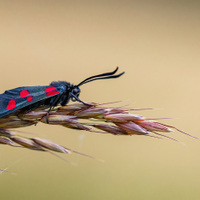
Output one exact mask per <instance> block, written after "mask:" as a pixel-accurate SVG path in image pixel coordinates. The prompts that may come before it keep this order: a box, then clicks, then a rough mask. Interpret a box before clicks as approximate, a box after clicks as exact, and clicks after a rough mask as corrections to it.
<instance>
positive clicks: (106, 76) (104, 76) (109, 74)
mask: <svg viewBox="0 0 200 200" xmlns="http://www.w3.org/2000/svg"><path fill="white" fill-rule="evenodd" d="M118 69H119V67H117V68H116V69H115V70H114V71H113V72H107V73H103V74H98V75H95V76H91V77H89V78H86V79H85V80H83V81H82V82H80V83H79V84H78V85H77V86H81V85H83V84H85V83H89V82H91V81H95V80H99V79H110V78H118V77H120V76H121V75H123V74H124V73H125V72H122V73H120V74H117V75H113V74H115V73H116V72H117V71H118Z"/></svg>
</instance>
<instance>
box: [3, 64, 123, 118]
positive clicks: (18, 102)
mask: <svg viewBox="0 0 200 200" xmlns="http://www.w3.org/2000/svg"><path fill="white" fill-rule="evenodd" d="M117 70H118V67H117V68H116V69H115V70H114V71H113V72H108V73H103V74H99V75H95V76H91V77H89V78H87V79H85V80H84V81H82V82H80V83H79V84H78V85H72V84H70V83H68V82H66V81H58V82H56V81H54V82H52V83H51V84H50V85H48V86H29V87H18V88H15V89H12V90H7V91H5V92H4V93H3V94H0V117H4V116H6V115H9V114H11V113H14V112H15V111H17V110H25V111H29V110H33V109H35V108H38V107H39V106H41V105H44V106H48V107H49V110H48V112H47V120H48V113H49V112H50V110H51V108H52V107H55V106H57V105H62V106H64V105H66V104H67V103H68V102H69V100H72V101H79V102H81V103H83V104H86V103H84V102H83V101H81V100H80V99H79V94H80V89H79V87H80V86H81V85H83V84H85V83H89V82H91V81H94V80H99V79H110V78H118V77H120V76H121V75H122V74H124V72H122V73H120V74H117V75H114V74H115V73H116V72H117Z"/></svg>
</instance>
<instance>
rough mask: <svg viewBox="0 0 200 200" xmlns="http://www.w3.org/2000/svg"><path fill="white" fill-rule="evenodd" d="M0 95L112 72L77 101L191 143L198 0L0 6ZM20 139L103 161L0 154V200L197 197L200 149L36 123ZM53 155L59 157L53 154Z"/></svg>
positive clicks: (10, 151)
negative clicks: (167, 129)
mask: <svg viewBox="0 0 200 200" xmlns="http://www.w3.org/2000/svg"><path fill="white" fill-rule="evenodd" d="M0 13H1V14H0V16H1V18H0V26H1V31H0V69H1V73H0V80H1V84H0V93H3V92H4V91H5V90H7V89H12V88H15V87H19V86H36V85H48V84H49V83H50V82H51V81H56V80H65V81H69V82H70V83H75V84H76V83H79V82H80V81H82V80H83V79H85V78H87V77H89V76H91V75H95V74H99V73H103V72H108V71H112V70H114V69H115V67H116V66H119V67H120V72H122V71H125V72H126V73H125V75H123V76H122V77H121V78H119V79H116V80H104V81H96V82H93V83H89V84H86V85H84V86H82V87H81V89H82V93H81V96H80V97H81V99H82V100H83V101H86V102H91V101H94V102H110V101H116V100H125V102H122V103H121V104H120V105H125V104H130V105H129V107H132V108H144V107H151V108H155V110H151V111H137V112H134V113H136V114H141V115H143V116H145V117H148V118H150V117H151V118H159V117H169V118H172V119H170V120H163V121H162V122H163V123H167V124H171V125H174V126H176V127H177V128H179V129H181V130H184V131H186V132H188V133H190V134H192V135H194V136H197V137H200V127H199V119H200V104H199V102H200V92H199V87H200V79H199V74H200V39H199V35H200V26H199V21H200V3H199V1H143V0H142V1H134V0H132V1H128V0H123V1H122V0H121V1H120V0H119V1H114V0H108V1H104V0H103V1H102V0H101V1H98V0H97V1H96V0H95V1H89V0H81V1H79V0H77V1H71V0H65V1H64V0H63V1H61V0H58V1H53V0H52V1H51V0H49V1H43V0H42V1H33V0H30V1H3V0H1V1H0ZM20 130H23V131H29V132H33V133H35V135H31V137H34V136H37V137H41V138H46V139H49V140H52V141H54V142H57V143H59V144H61V145H63V146H66V147H69V148H72V149H74V150H77V151H80V152H82V153H86V154H89V155H92V156H95V157H97V158H100V159H103V160H105V162H104V163H101V162H98V161H95V160H92V159H88V158H86V157H82V156H78V155H62V156H63V157H64V158H66V159H68V160H70V161H72V162H75V163H76V164H77V165H76V166H73V165H70V164H67V163H65V162H63V161H62V160H60V159H58V158H57V157H55V156H52V155H51V154H48V153H41V152H36V151H31V150H25V149H20V148H12V147H9V146H4V145H1V146H0V152H1V153H0V168H1V169H4V168H7V167H8V171H11V172H13V173H15V174H16V175H12V174H9V173H3V174H1V175H0V188H1V198H2V199H30V200H31V199H67V198H68V199H81V200H82V199H95V200H96V199H97V200H98V199H99V200H101V199H115V200H118V199H127V200H129V199H137V200H139V199H141V200H143V199H145V200H146V199H148V200H151V199H153V200H155V199H163V200H165V199H176V200H178V199H181V200H188V199H192V200H197V199H199V198H200V141H198V140H195V139H193V138H190V137H187V136H185V135H182V134H180V133H178V132H174V133H171V136H173V137H174V138H176V139H178V140H180V141H182V142H184V143H185V144H186V145H185V146H184V145H181V144H179V143H176V142H173V141H171V140H168V139H163V140H157V139H154V138H150V137H149V138H148V137H142V136H131V137H129V136H127V137H126V136H113V135H106V134H105V135H103V134H102V135H101V134H92V133H87V132H84V131H77V130H70V129H67V128H64V127H61V126H60V127H59V126H49V125H44V124H38V125H37V126H32V127H27V128H21V129H20ZM60 155H61V154H60Z"/></svg>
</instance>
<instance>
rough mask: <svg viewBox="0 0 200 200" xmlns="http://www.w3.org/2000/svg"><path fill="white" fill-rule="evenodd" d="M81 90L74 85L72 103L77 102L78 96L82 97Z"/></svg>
mask: <svg viewBox="0 0 200 200" xmlns="http://www.w3.org/2000/svg"><path fill="white" fill-rule="evenodd" d="M80 92H81V90H80V88H79V86H77V85H74V86H73V88H72V89H71V100H72V101H77V99H78V96H79V95H80Z"/></svg>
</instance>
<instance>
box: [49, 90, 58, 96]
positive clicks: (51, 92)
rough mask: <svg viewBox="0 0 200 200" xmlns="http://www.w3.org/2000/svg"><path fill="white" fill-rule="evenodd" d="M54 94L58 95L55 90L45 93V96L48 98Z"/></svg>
mask: <svg viewBox="0 0 200 200" xmlns="http://www.w3.org/2000/svg"><path fill="white" fill-rule="evenodd" d="M56 94H59V92H58V91H57V90H53V91H50V92H47V96H48V97H50V96H54V95H56Z"/></svg>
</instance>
